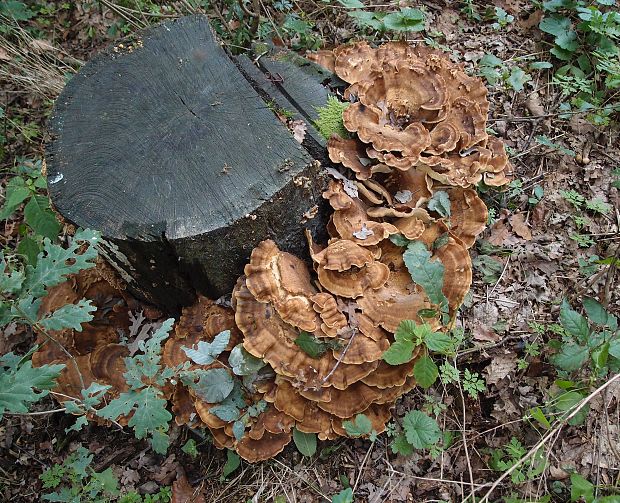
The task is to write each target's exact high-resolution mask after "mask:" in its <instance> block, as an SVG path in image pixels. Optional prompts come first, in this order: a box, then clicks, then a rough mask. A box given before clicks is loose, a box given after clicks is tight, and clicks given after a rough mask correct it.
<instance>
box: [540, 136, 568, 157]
mask: <svg viewBox="0 0 620 503" xmlns="http://www.w3.org/2000/svg"><path fill="white" fill-rule="evenodd" d="M534 140H535V141H536V143H539V144H540V145H543V146H545V147H549V148H551V149H553V150H557V151H558V152H560V153H561V154H564V155H569V156H571V157H575V155H576V154H575V151H574V150H570V149H568V148H564V147H563V146H561V145H558V144H557V143H554V141H553V140H551V139H550V138H549V137H547V136H546V135H544V134H543V135H537V136H534Z"/></svg>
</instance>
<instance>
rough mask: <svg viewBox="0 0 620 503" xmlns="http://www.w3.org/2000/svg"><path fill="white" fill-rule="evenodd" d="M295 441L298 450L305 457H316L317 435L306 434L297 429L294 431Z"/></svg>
mask: <svg viewBox="0 0 620 503" xmlns="http://www.w3.org/2000/svg"><path fill="white" fill-rule="evenodd" d="M293 440H294V441H295V445H296V446H297V450H298V451H299V452H301V453H302V454H303V455H304V456H308V457H311V456H314V454H315V453H316V434H314V433H304V432H302V431H299V430H298V429H297V428H294V429H293Z"/></svg>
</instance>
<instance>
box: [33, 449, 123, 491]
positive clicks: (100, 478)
mask: <svg viewBox="0 0 620 503" xmlns="http://www.w3.org/2000/svg"><path fill="white" fill-rule="evenodd" d="M92 460H93V455H92V454H91V453H90V452H89V451H88V449H86V448H84V447H82V446H80V447H78V449H77V450H76V451H75V452H74V453H73V454H71V455H70V456H68V457H67V458H66V459H65V460H64V462H63V463H62V464H61V465H60V464H56V465H54V466H53V467H51V468H50V469H49V470H47V471H45V472H43V473H42V474H41V476H40V478H41V481H42V482H43V488H44V489H56V491H55V492H52V493H48V494H44V495H43V500H45V501H66V502H76V503H77V502H89V503H90V502H92V503H105V502H106V501H110V499H111V498H114V499H116V497H117V496H118V494H119V490H118V480H117V478H116V476H115V475H114V473H113V472H112V469H111V468H108V469H106V470H104V471H103V472H100V473H98V472H95V471H94V470H93V469H92V468H91V467H90V464H91V462H92Z"/></svg>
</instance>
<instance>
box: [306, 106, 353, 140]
mask: <svg viewBox="0 0 620 503" xmlns="http://www.w3.org/2000/svg"><path fill="white" fill-rule="evenodd" d="M348 106H349V103H343V102H342V101H340V100H339V99H338V98H336V97H335V96H328V97H327V103H326V104H325V106H324V107H318V108H317V109H316V111H317V113H318V114H319V118H318V119H317V120H316V121H315V122H314V125H315V126H316V128H317V129H318V130H319V133H321V136H323V137H324V138H325V139H326V140H328V139H329V138H330V136H331V135H332V134H334V133H336V134H337V135H338V136H340V137H342V138H349V136H350V135H349V132H348V131H347V130H346V129H345V127H344V124H343V123H342V113H343V112H344V111H345V110H346V109H347V107H348Z"/></svg>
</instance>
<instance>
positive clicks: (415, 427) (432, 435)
mask: <svg viewBox="0 0 620 503" xmlns="http://www.w3.org/2000/svg"><path fill="white" fill-rule="evenodd" d="M402 430H403V431H402V433H399V434H397V435H395V436H394V437H393V440H392V442H391V444H390V448H391V449H392V452H394V453H395V454H402V455H404V456H408V455H411V453H412V452H413V450H414V449H432V448H434V447H437V446H438V444H439V441H440V440H441V429H440V428H439V425H438V424H437V421H435V420H434V419H433V418H432V417H429V416H427V415H426V414H424V413H423V412H420V411H418V410H414V411H410V412H408V413H407V414H405V416H404V417H403V422H402Z"/></svg>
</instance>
